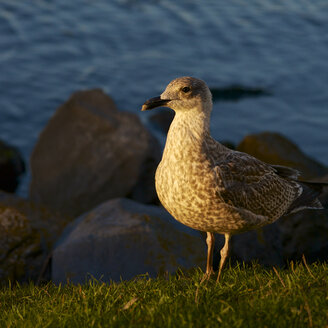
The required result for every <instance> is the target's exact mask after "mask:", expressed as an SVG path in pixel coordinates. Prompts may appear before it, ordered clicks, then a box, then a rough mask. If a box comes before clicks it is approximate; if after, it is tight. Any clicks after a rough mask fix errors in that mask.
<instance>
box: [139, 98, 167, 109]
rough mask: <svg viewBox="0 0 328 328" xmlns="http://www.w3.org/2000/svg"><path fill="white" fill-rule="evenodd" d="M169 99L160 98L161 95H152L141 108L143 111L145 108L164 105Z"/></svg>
mask: <svg viewBox="0 0 328 328" xmlns="http://www.w3.org/2000/svg"><path fill="white" fill-rule="evenodd" d="M169 101H170V100H168V99H161V97H154V98H151V99H148V100H147V101H146V102H145V103H144V104H143V105H142V107H141V110H142V111H143V112H144V111H146V110H150V109H153V108H157V107H163V106H165V105H166V104H167V103H168V102H169Z"/></svg>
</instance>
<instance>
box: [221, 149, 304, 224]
mask: <svg viewBox="0 0 328 328" xmlns="http://www.w3.org/2000/svg"><path fill="white" fill-rule="evenodd" d="M283 168H284V167H277V166H272V165H269V164H266V163H264V162H261V161H260V160H258V159H256V158H255V157H253V156H250V155H248V154H245V153H241V152H237V151H229V152H227V153H226V154H225V156H221V157H220V158H219V159H217V160H216V163H215V170H216V173H217V177H218V188H219V193H220V195H221V197H222V198H223V200H224V201H225V202H226V203H228V204H230V205H233V206H235V207H237V208H244V209H247V210H249V211H251V212H253V213H254V214H257V215H262V216H266V217H269V218H272V219H276V218H278V217H280V216H282V215H283V214H284V213H285V212H286V211H287V209H288V208H289V206H290V204H291V203H292V202H293V201H294V200H295V199H296V198H297V197H298V196H299V195H300V194H301V193H302V187H301V186H300V185H299V184H298V183H297V182H296V181H293V180H286V179H285V178H284V177H285V176H289V177H291V176H295V174H296V172H295V171H294V170H293V169H290V170H288V168H287V169H286V170H285V169H283ZM281 172H282V173H281ZM279 173H281V174H280V175H279Z"/></svg>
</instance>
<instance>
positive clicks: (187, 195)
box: [155, 158, 224, 231]
mask: <svg viewBox="0 0 328 328" xmlns="http://www.w3.org/2000/svg"><path fill="white" fill-rule="evenodd" d="M210 165H211V164H210V163H209V162H207V161H206V160H204V161H185V160H183V158H181V159H177V158H171V159H170V160H167V159H165V158H163V160H162V162H161V163H160V165H159V166H158V168H157V171H156V179H155V180H156V191H157V194H158V197H159V199H160V201H161V203H162V204H163V206H164V207H165V208H166V210H167V211H168V212H169V213H170V214H171V215H172V216H173V217H174V218H175V219H176V220H178V221H180V222H181V223H183V224H185V225H187V226H189V227H191V228H193V229H197V230H202V231H213V230H216V231H217V230H220V226H221V225H222V228H223V218H222V215H221V213H220V212H221V209H220V199H219V196H218V194H217V187H216V185H215V184H214V181H215V177H214V176H213V174H214V172H213V171H212V170H211V169H210ZM223 230H224V229H223Z"/></svg>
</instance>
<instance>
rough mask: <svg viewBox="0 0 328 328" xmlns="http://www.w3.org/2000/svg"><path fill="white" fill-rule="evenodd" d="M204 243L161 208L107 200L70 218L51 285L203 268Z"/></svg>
mask: <svg viewBox="0 0 328 328" xmlns="http://www.w3.org/2000/svg"><path fill="white" fill-rule="evenodd" d="M205 260H206V243H205V241H204V240H203V238H202V236H201V234H200V233H199V232H198V231H195V230H192V229H190V228H188V227H186V226H183V225H182V224H180V223H179V222H177V221H176V220H174V219H173V218H172V217H171V216H170V215H169V214H168V213H167V212H166V211H165V210H164V209H163V208H161V207H157V206H152V205H143V204H140V203H137V202H134V201H132V200H129V199H114V200H110V201H107V202H105V203H103V204H101V205H100V206H98V207H96V208H95V209H93V210H91V211H90V212H89V213H86V214H85V215H83V216H81V217H79V218H78V219H76V220H75V221H74V222H72V223H71V224H70V225H69V226H68V227H67V228H66V229H65V231H64V233H63V235H62V237H61V239H60V240H59V242H58V243H57V247H56V248H55V250H54V252H53V258H52V278H53V281H54V282H55V283H60V282H66V281H67V280H70V281H72V282H74V283H83V282H84V281H85V280H86V278H87V277H95V278H96V279H100V278H101V279H103V280H104V281H109V280H110V279H112V280H115V281H118V280H120V279H121V278H123V279H131V278H133V277H135V276H136V275H139V274H144V273H148V274H149V275H150V276H156V275H158V274H161V273H166V272H174V271H176V270H177V269H178V268H179V267H181V268H192V267H197V266H201V267H203V268H204V266H205Z"/></svg>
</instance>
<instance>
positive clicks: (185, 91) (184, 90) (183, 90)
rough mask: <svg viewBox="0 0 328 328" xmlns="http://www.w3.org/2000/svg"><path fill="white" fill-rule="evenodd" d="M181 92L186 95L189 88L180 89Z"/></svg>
mask: <svg viewBox="0 0 328 328" xmlns="http://www.w3.org/2000/svg"><path fill="white" fill-rule="evenodd" d="M181 91H182V92H184V93H187V92H189V91H190V88H189V87H184V88H182V89H181Z"/></svg>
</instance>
